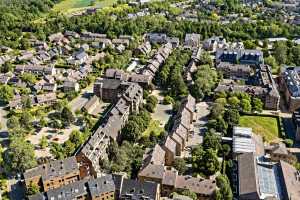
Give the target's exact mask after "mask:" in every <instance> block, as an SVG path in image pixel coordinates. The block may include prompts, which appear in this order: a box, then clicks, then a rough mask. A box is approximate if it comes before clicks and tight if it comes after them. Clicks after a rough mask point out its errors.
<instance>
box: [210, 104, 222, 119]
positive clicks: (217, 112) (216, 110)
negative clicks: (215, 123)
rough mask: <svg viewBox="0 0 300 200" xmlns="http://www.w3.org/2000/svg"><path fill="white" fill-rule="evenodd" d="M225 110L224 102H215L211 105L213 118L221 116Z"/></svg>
mask: <svg viewBox="0 0 300 200" xmlns="http://www.w3.org/2000/svg"><path fill="white" fill-rule="evenodd" d="M224 112H225V107H224V105H223V104H220V103H214V104H213V105H212V107H211V112H210V117H211V118H212V119H216V118H218V117H219V116H222V115H223V113H224Z"/></svg>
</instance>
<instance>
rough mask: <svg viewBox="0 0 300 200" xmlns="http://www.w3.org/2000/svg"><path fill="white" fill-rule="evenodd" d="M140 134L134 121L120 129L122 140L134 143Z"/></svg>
mask: <svg viewBox="0 0 300 200" xmlns="http://www.w3.org/2000/svg"><path fill="white" fill-rule="evenodd" d="M141 134H142V131H141V129H140V127H139V125H138V124H137V123H136V122H135V121H128V122H127V124H126V125H125V126H124V128H123V129H122V139H123V140H128V141H131V142H136V141H137V140H138V139H139V138H140V136H141Z"/></svg>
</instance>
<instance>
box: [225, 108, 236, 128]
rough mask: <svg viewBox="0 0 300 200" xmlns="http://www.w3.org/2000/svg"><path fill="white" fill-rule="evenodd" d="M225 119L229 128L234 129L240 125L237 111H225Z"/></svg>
mask: <svg viewBox="0 0 300 200" xmlns="http://www.w3.org/2000/svg"><path fill="white" fill-rule="evenodd" d="M224 119H225V121H226V122H227V124H228V125H229V127H231V128H232V127H233V126H236V125H238V124H239V120H240V114H239V111H238V110H236V109H228V110H226V111H225V114H224Z"/></svg>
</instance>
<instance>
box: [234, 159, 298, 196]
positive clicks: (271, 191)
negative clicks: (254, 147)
mask: <svg viewBox="0 0 300 200" xmlns="http://www.w3.org/2000/svg"><path fill="white" fill-rule="evenodd" d="M237 161H238V196H239V199H240V200H269V199H275V200H281V199H291V200H292V199H299V198H300V189H299V188H300V187H299V186H300V181H299V180H300V179H299V177H300V174H299V172H298V171H297V170H296V169H295V167H294V166H292V165H290V164H288V163H287V162H285V161H282V160H280V161H279V162H277V163H276V162H269V161H268V160H267V159H266V158H265V157H257V156H255V154H254V153H245V154H241V155H239V156H238V160H237Z"/></svg>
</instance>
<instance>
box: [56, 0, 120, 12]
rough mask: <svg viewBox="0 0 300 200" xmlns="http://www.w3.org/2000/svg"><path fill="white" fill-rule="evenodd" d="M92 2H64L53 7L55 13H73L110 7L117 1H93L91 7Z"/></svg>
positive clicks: (76, 0) (85, 0)
mask: <svg viewBox="0 0 300 200" xmlns="http://www.w3.org/2000/svg"><path fill="white" fill-rule="evenodd" d="M91 2H93V0H64V1H61V2H60V3H58V4H56V5H55V6H54V7H53V10H54V11H57V12H66V13H70V12H74V11H79V10H81V9H86V8H88V7H97V8H102V7H106V6H112V5H113V4H114V3H115V2H117V0H95V3H94V4H93V5H91Z"/></svg>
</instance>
